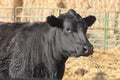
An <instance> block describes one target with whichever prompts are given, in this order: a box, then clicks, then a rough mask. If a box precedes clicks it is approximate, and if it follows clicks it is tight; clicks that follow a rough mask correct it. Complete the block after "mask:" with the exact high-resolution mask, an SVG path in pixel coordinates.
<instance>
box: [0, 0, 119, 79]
mask: <svg viewBox="0 0 120 80" xmlns="http://www.w3.org/2000/svg"><path fill="white" fill-rule="evenodd" d="M69 9H74V10H76V11H77V13H79V14H80V15H81V16H82V17H86V16H88V15H94V16H96V18H97V21H96V22H95V24H94V25H92V26H91V27H90V28H89V29H88V32H87V36H88V38H89V40H90V41H91V43H92V44H93V45H94V47H95V49H94V54H93V55H91V56H89V57H80V58H76V59H75V58H70V59H69V60H68V61H67V63H66V71H65V75H64V78H63V80H120V58H119V57H120V0H0V21H1V22H34V21H45V20H46V17H47V16H49V15H55V16H58V15H59V14H61V13H64V12H67V11H68V10H69Z"/></svg>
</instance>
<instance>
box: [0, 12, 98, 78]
mask: <svg viewBox="0 0 120 80" xmlns="http://www.w3.org/2000/svg"><path fill="white" fill-rule="evenodd" d="M95 20H96V19H95V17H94V16H89V17H86V18H82V17H81V16H80V15H79V14H77V13H76V12H75V11H74V10H69V11H68V12H67V13H65V14H61V15H60V16H59V17H58V18H56V17H55V16H49V17H48V18H47V21H46V22H34V23H6V24H5V23H3V24H1V25H0V26H1V28H0V29H3V26H5V25H6V26H7V28H8V27H10V29H8V32H7V34H6V35H7V39H6V38H4V37H2V34H1V33H2V30H1V32H0V38H3V39H4V40H5V41H2V42H1V44H0V48H1V49H0V59H1V63H0V68H1V69H0V76H1V77H10V78H23V79H25V78H50V79H52V78H57V79H62V77H63V74H64V69H65V62H66V60H67V59H68V57H70V56H71V57H79V56H88V55H91V54H92V53H93V46H92V45H91V44H90V42H89V41H88V39H87V37H86V31H87V28H88V26H91V25H92V24H93V23H94V22H95ZM9 31H10V32H9ZM5 33H6V32H5ZM8 34H11V35H10V37H9V35H8ZM6 35H4V36H6ZM2 43H3V44H2ZM2 46H4V47H2ZM3 56H4V57H3Z"/></svg>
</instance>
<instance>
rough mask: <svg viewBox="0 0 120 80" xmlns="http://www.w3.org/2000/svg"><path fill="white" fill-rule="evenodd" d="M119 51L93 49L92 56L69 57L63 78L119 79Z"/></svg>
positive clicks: (65, 79) (89, 79) (79, 79)
mask: <svg viewBox="0 0 120 80" xmlns="http://www.w3.org/2000/svg"><path fill="white" fill-rule="evenodd" d="M119 57H120V52H119V51H118V50H116V49H108V50H106V51H105V52H104V51H103V50H101V49H95V52H94V54H93V55H92V56H89V57H79V58H70V59H69V60H68V61H67V63H66V70H65V75H64V78H63V80H120V58H119Z"/></svg>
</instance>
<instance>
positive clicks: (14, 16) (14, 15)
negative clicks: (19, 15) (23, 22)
mask: <svg viewBox="0 0 120 80" xmlns="http://www.w3.org/2000/svg"><path fill="white" fill-rule="evenodd" d="M13 21H14V22H16V8H14V9H13Z"/></svg>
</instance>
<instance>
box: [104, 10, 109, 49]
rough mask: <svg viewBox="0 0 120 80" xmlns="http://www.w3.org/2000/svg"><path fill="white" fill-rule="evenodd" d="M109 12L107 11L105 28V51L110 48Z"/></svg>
mask: <svg viewBox="0 0 120 80" xmlns="http://www.w3.org/2000/svg"><path fill="white" fill-rule="evenodd" d="M108 19H109V12H107V11H105V28H104V51H105V50H106V49H107V48H108V24H109V20H108Z"/></svg>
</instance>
